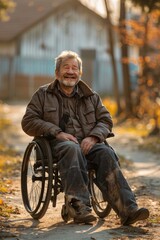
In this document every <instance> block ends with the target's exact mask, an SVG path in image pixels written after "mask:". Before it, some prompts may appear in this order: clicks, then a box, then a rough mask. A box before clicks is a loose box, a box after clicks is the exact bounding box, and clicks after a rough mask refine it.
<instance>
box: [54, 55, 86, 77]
mask: <svg viewBox="0 0 160 240" xmlns="http://www.w3.org/2000/svg"><path fill="white" fill-rule="evenodd" d="M69 58H75V59H77V62H78V65H79V71H80V73H81V74H82V59H81V58H80V57H79V55H78V54H77V53H76V52H72V51H63V52H61V53H60V55H59V56H58V57H56V58H55V66H56V68H55V71H58V72H59V70H60V66H61V63H62V61H63V60H66V59H69Z"/></svg>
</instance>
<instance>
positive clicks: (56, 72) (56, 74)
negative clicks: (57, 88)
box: [54, 70, 58, 78]
mask: <svg viewBox="0 0 160 240" xmlns="http://www.w3.org/2000/svg"><path fill="white" fill-rule="evenodd" d="M54 73H55V77H56V78H57V77H58V71H57V70H55V72H54Z"/></svg>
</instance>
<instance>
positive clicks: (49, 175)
mask: <svg viewBox="0 0 160 240" xmlns="http://www.w3.org/2000/svg"><path fill="white" fill-rule="evenodd" d="M88 177H89V191H90V196H91V205H92V208H93V210H94V212H95V213H96V215H97V216H98V217H100V218H105V217H106V216H108V214H109V213H110V211H111V206H110V205H109V204H108V202H107V201H106V200H104V198H103V194H102V192H101V190H100V188H99V187H98V184H97V181H96V172H95V171H94V170H93V169H89V170H88ZM21 193H22V200H23V204H24V207H25V209H26V211H27V212H28V213H29V214H30V215H31V217H32V218H33V219H37V220H38V219H40V218H42V217H43V216H44V215H45V213H46V211H47V209H48V205H49V203H50V201H51V202H52V206H53V207H56V203H57V196H58V194H59V193H63V186H62V182H61V178H60V173H59V170H58V164H57V162H56V161H55V159H54V158H53V156H52V152H51V148H50V144H49V140H48V139H46V138H45V137H36V138H34V139H33V140H32V141H31V142H30V143H29V144H28V146H27V148H26V150H25V152H24V156H23V161H22V167H21ZM61 217H62V219H63V220H64V221H65V222H68V221H69V219H70V216H69V213H68V210H67V203H66V200H64V205H63V206H62V210H61Z"/></svg>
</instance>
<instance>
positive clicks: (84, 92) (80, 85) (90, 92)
mask: <svg viewBox="0 0 160 240" xmlns="http://www.w3.org/2000/svg"><path fill="white" fill-rule="evenodd" d="M57 83H58V80H57V79H55V80H54V81H53V82H51V83H50V84H49V85H48V87H47V92H50V93H54V92H55V88H56V86H57ZM77 85H78V88H80V90H81V91H80V92H79V93H80V97H82V96H85V97H88V96H91V95H93V94H94V92H93V90H92V89H91V88H90V87H89V86H88V85H87V84H86V83H85V82H84V81H82V80H80V81H79V82H78V84H77Z"/></svg>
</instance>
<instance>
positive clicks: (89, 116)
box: [84, 108, 96, 123]
mask: <svg viewBox="0 0 160 240" xmlns="http://www.w3.org/2000/svg"><path fill="white" fill-rule="evenodd" d="M84 116H85V119H86V121H87V122H88V123H95V122H96V118H95V110H94V109H93V108H90V109H87V111H86V112H85V113H84Z"/></svg>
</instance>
